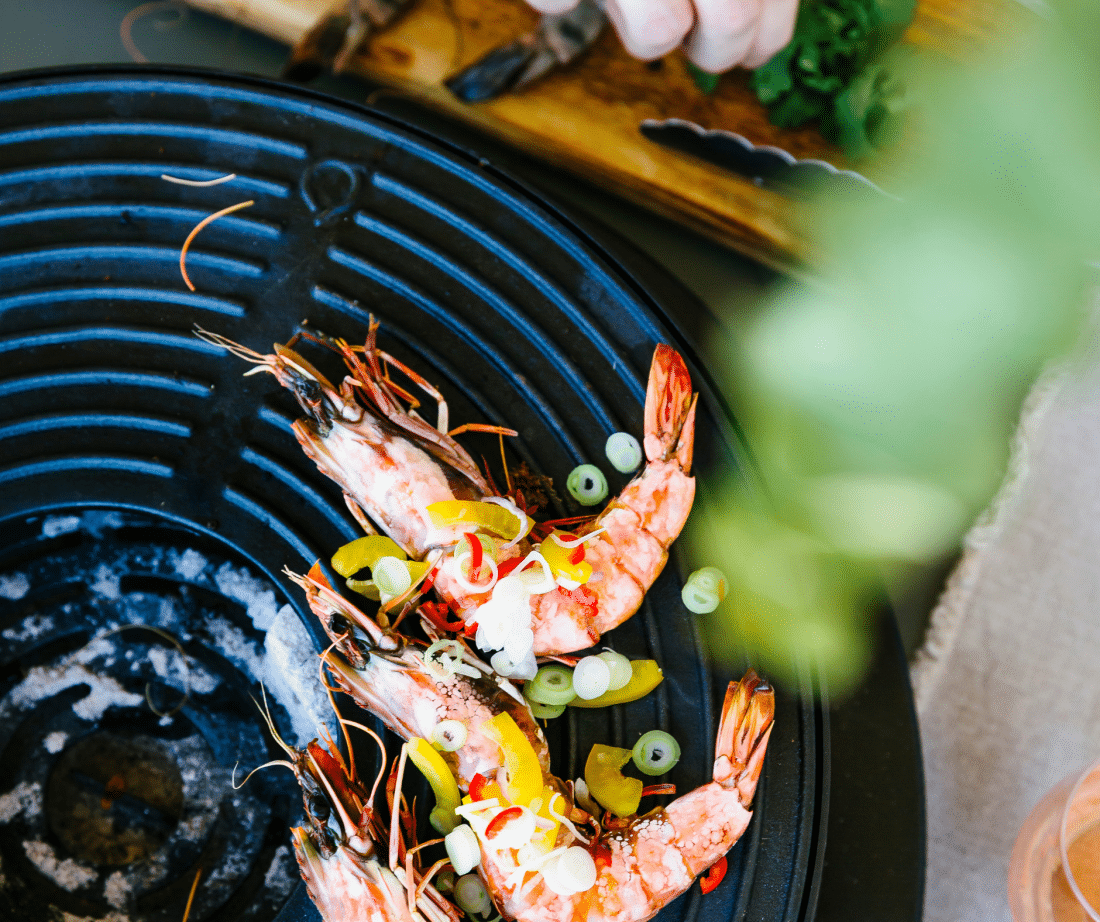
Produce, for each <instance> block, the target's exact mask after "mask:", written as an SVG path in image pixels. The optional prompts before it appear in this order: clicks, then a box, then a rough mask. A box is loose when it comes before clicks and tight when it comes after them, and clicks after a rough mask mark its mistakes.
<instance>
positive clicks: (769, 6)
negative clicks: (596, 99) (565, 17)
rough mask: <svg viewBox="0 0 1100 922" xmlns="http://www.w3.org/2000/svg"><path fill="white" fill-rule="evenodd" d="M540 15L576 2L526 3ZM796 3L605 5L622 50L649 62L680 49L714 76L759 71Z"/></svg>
mask: <svg viewBox="0 0 1100 922" xmlns="http://www.w3.org/2000/svg"><path fill="white" fill-rule="evenodd" d="M527 2H528V3H529V4H530V5H531V6H533V7H534V8H535V9H536V10H538V11H539V12H542V13H564V12H566V11H567V10H571V9H572V8H573V7H575V6H576V5H577V3H578V2H579V0H527ZM797 14H798V0H607V15H608V18H609V19H610V20H611V22H612V24H613V25H614V26H615V31H616V32H618V33H619V38H620V39H621V40H622V43H623V45H624V46H625V47H626V50H627V51H628V52H630V54H632V55H633V56H634V57H636V58H641V59H642V60H643V61H652V60H653V59H654V58H659V57H661V56H662V55H665V54H668V52H670V51H672V49H673V48H676V47H677V46H679V45H683V46H684V52H685V53H686V54H687V56H688V58H689V59H690V60H691V61H692V62H693V63H694V64H695V65H697V66H698V67H700V68H702V69H703V70H706V71H710V72H711V73H720V72H722V71H725V70H729V69H730V68H731V67H736V66H737V65H741V66H742V67H759V66H760V65H761V64H763V63H764V62H765V61H767V60H768V59H769V58H771V57H772V55H774V54H775V53H776V52H777V51H779V50H780V49H781V48H783V47H784V46H785V45H786V44H787V43H788V42H789V41H790V40H791V34H792V33H793V32H794V21H795V17H796V16H797Z"/></svg>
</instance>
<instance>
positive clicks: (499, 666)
mask: <svg viewBox="0 0 1100 922" xmlns="http://www.w3.org/2000/svg"><path fill="white" fill-rule="evenodd" d="M489 665H490V666H492V667H493V672H495V673H496V674H497V675H500V676H504V678H506V679H519V680H521V681H524V682H526V681H528V680H530V679H533V678H534V677H535V673H536V672H538V668H539V667H538V664H537V663H536V662H535V653H534V651H533V650H529V651H528V653H527V655H526V656H525V657H524V658H523V659H522V660H520V661H519V662H518V663H513V662H512V661H511V660H510V659H509V658H508V654H507V653H505V652H504V651H503V650H498V651H497V652H496V653H494V654H493V656H492V658H491V659H490V660H489Z"/></svg>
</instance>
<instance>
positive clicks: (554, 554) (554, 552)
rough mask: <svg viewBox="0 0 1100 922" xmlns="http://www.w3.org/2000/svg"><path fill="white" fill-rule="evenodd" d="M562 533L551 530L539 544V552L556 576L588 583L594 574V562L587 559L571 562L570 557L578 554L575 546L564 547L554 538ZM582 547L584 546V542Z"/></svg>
mask: <svg viewBox="0 0 1100 922" xmlns="http://www.w3.org/2000/svg"><path fill="white" fill-rule="evenodd" d="M555 534H558V535H562V534H564V532H560V531H559V532H551V533H550V534H549V535H548V536H547V537H546V539H545V540H544V541H543V542H542V543H541V544H540V545H539V553H540V554H542V556H543V557H545V558H546V562H547V563H548V564H550V569H551V571H552V572H553V574H554V577H555V578H557V577H559V576H564V577H565V578H566V579H571V580H572V581H573V582H575V583H587V582H588V578H589V577H590V576H591V575H592V564H590V563H589V562H588V561H587V560H581V562H580V563H570V562H569V558H570V557H572V556H573V555H574V554H576V552H577V549H576V548H574V547H562V546H561V545H560V544H558V542H557V541H555V540H554V535H555ZM581 547H584V545H583V544H582V545H581Z"/></svg>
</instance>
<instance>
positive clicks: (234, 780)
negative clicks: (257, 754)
mask: <svg viewBox="0 0 1100 922" xmlns="http://www.w3.org/2000/svg"><path fill="white" fill-rule="evenodd" d="M240 764H241V763H240V762H236V763H234V765H233V777H232V779H231V780H230V782H229V784H230V786H231V787H232V788H233V790H234V791H239V790H240V789H241V788H243V787H244V786H245V785H246V784H248V779H249V778H251V777H252V776H253V775H254V774H256V772H258V771H259V770H260V769H261V768H271V766H272V765H285V766H286V767H287V768H289V769H290V770H291V771H294V766H293V765H291V764H290V763H289V762H288V761H287V760H286V759H272V760H271V761H270V762H264V764H263V765H257V766H256V767H255V768H254V769H252V771H250V772H249V773H248V774H247V775H245V776H244V781H242V782H241V783H240V784H237V766H238V765H240Z"/></svg>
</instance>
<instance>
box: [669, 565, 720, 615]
mask: <svg viewBox="0 0 1100 922" xmlns="http://www.w3.org/2000/svg"><path fill="white" fill-rule="evenodd" d="M680 595H681V598H683V600H684V606H685V607H686V608H687V610H688V611H690V612H692V613H693V614H696V615H706V614H710V612H712V611H714V610H715V609H716V608H717V607H718V603H719V602H721V601H722V599H724V598H725V597H726V577H725V574H724V573H722V571H721V570H719V569H718V568H717V567H703V568H702V569H701V570H696V571H695V572H694V573H692V574H691V575H690V576H689V577H688V578H687V582H686V583H684V588H683V590H682V592H681V593H680Z"/></svg>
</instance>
